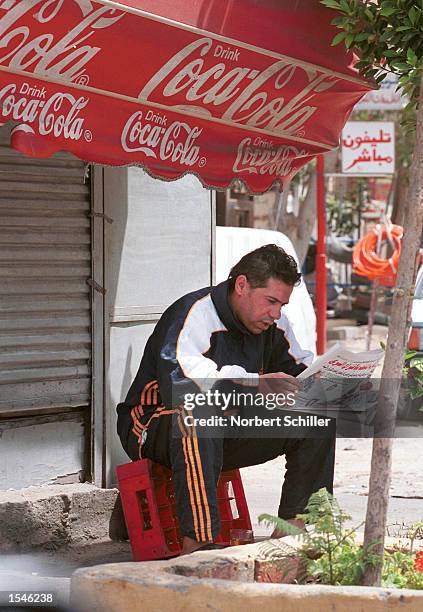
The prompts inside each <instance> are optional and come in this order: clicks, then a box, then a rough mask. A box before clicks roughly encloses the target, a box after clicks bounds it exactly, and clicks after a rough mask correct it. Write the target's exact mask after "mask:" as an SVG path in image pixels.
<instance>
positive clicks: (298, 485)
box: [117, 244, 334, 553]
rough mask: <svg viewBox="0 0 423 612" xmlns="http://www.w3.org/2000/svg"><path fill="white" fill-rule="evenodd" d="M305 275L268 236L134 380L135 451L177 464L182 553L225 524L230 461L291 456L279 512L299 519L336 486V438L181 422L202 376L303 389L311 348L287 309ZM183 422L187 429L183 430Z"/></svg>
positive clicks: (162, 342)
mask: <svg viewBox="0 0 423 612" xmlns="http://www.w3.org/2000/svg"><path fill="white" fill-rule="evenodd" d="M300 279H301V274H300V273H299V272H298V270H297V265H296V262H295V260H294V259H293V258H292V257H291V256H290V255H288V254H287V253H285V251H284V250H283V249H281V248H280V247H277V246H276V245H272V244H269V245H267V246H264V247H261V248H259V249H256V250H255V251H252V252H251V253H248V254H247V255H245V256H244V257H243V258H242V259H241V260H240V261H239V262H238V263H237V264H236V265H235V266H234V267H233V268H232V270H231V272H230V275H229V278H228V280H227V281H225V282H223V283H220V284H219V285H217V286H216V287H213V288H210V287H207V288H204V289H200V290H199V291H195V292H192V293H189V294H187V295H185V296H183V297H182V298H180V299H179V300H177V301H176V302H175V303H174V304H172V306H170V307H169V308H168V309H167V310H166V312H165V313H164V314H163V316H162V317H161V319H160V321H159V322H158V323H157V326H156V328H155V329H154V331H153V333H152V335H151V336H150V338H149V339H148V342H147V345H146V348H145V351H144V355H143V358H142V360H141V365H140V367H139V370H138V373H137V375H136V377H135V380H134V382H133V383H132V385H131V388H130V389H129V392H128V395H127V397H126V400H125V402H123V403H121V404H119V406H118V408H117V410H118V432H119V436H120V439H121V441H122V444H123V447H124V449H125V450H126V452H127V454H128V455H129V457H130V458H131V459H133V460H136V459H139V458H140V457H142V458H144V457H147V458H149V459H151V460H152V461H154V462H156V463H160V464H162V465H165V466H167V467H169V468H170V469H171V470H172V474H173V481H174V485H175V494H176V504H177V512H178V517H179V523H180V528H181V532H182V534H183V536H184V539H183V551H182V552H183V553H189V552H192V551H194V550H197V549H198V548H203V549H204V548H206V547H208V548H210V547H211V546H212V545H213V544H212V543H213V540H214V538H216V536H217V535H218V533H219V531H220V518H219V511H218V507H217V500H216V487H217V481H218V479H219V474H220V471H221V470H222V469H223V470H229V469H235V468H239V467H246V466H249V465H257V464H259V463H264V462H266V461H269V460H270V459H274V458H275V457H277V456H279V455H283V454H284V455H285V456H286V468H287V471H286V475H285V481H284V485H283V489H282V495H281V501H280V506H279V511H278V515H279V517H281V518H284V519H286V520H289V521H290V522H292V523H294V524H298V522H296V520H295V516H296V514H298V513H301V512H304V509H305V506H306V504H307V501H308V498H309V497H310V495H311V494H312V493H313V492H314V491H317V490H318V489H320V488H321V487H326V488H327V489H328V490H329V491H330V492H332V483H333V470H334V437H333V436H326V437H323V438H314V437H307V438H293V437H290V438H288V437H285V438H283V437H279V438H273V437H269V438H268V439H263V438H251V439H246V438H244V439H237V438H235V439H233V438H229V437H227V438H225V437H224V436H216V437H200V436H197V435H195V434H194V435H192V432H190V433H191V435H184V425H183V422H182V420H181V411H182V409H181V406H180V400H181V390H182V391H183V389H184V385H186V383H188V384H189V385H190V386H191V387H192V385H193V384H194V383H193V381H199V380H202V381H208V383H209V386H210V387H212V386H213V385H219V384H221V383H222V382H223V381H227V380H231V381H236V382H237V383H238V384H239V383H241V385H243V386H244V387H249V388H251V387H252V388H255V389H256V390H257V389H258V391H259V392H261V393H266V392H268V391H269V385H270V384H272V383H275V382H277V384H278V391H281V390H283V391H285V393H287V394H288V393H295V392H296V391H297V389H298V382H297V380H296V379H295V377H296V376H298V374H299V373H300V372H302V371H303V370H304V369H305V368H306V367H307V364H309V363H310V361H311V358H312V355H311V354H310V353H309V352H308V351H302V350H301V348H300V347H299V346H298V343H297V342H296V340H295V337H294V335H293V333H292V330H291V328H290V325H289V323H288V320H287V318H286V317H284V316H282V318H281V308H282V307H283V306H284V305H286V304H288V301H289V298H290V296H291V293H292V290H293V287H294V286H295V285H296V284H297V283H298V282H299V281H300ZM273 379H277V380H276V381H275V380H273ZM175 424H177V426H178V427H179V429H180V433H181V434H182V435H175ZM185 429H186V428H185ZM273 535H274V536H278V535H282V534H278V533H274V534H273Z"/></svg>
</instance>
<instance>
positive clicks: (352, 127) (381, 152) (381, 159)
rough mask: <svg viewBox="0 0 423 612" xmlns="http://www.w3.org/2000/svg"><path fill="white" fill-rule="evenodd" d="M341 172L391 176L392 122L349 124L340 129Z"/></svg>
mask: <svg viewBox="0 0 423 612" xmlns="http://www.w3.org/2000/svg"><path fill="white" fill-rule="evenodd" d="M341 151H342V172H344V173H345V174H371V175H373V174H392V173H393V172H395V125H394V122H393V121H349V122H348V123H346V125H345V127H344V129H343V130H342V149H341Z"/></svg>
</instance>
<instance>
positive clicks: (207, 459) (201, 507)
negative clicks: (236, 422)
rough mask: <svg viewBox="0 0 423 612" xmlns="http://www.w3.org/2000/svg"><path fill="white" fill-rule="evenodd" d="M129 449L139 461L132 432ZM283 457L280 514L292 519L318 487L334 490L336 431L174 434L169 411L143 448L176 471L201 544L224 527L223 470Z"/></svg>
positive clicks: (179, 495)
mask: <svg viewBox="0 0 423 612" xmlns="http://www.w3.org/2000/svg"><path fill="white" fill-rule="evenodd" d="M175 418H176V417H174V418H173V424H174V426H175ZM173 431H174V430H173ZM126 451H127V453H128V455H129V456H130V458H131V459H133V460H136V459H139V448H138V440H137V438H136V436H135V435H134V434H133V433H132V432H131V433H130V435H129V439H128V448H127V449H126ZM280 455H285V457H286V474H285V480H284V483H283V487H282V494H281V499H280V505H279V510H278V516H279V517H281V518H284V519H290V518H294V517H295V515H296V514H299V513H302V512H304V509H305V506H306V504H307V501H308V499H309V497H310V495H311V494H312V493H314V492H315V491H318V490H319V489H320V488H322V487H326V489H327V490H328V491H329V492H330V493H332V491H333V474H334V461H335V434H333V435H331V436H330V435H328V436H327V437H324V438H312V437H310V438H266V439H260V438H253V439H233V438H225V439H224V438H197V437H181V436H175V435H173V434H172V415H163V416H161V417H159V418H158V419H155V420H154V421H153V422H152V423H151V424H150V425H149V427H148V433H147V439H146V442H145V443H144V445H143V447H142V457H146V458H148V459H151V460H152V461H154V462H155V463H160V464H162V465H165V466H166V467H168V468H170V469H171V470H172V474H173V481H174V486H175V495H176V504H177V511H178V516H179V522H180V527H181V532H182V534H183V535H185V536H188V537H190V538H192V539H194V540H197V541H199V542H207V541H211V540H213V539H214V538H216V536H217V535H218V533H219V531H220V517H219V511H218V507H217V501H216V490H217V482H218V480H219V476H220V472H221V471H222V470H223V471H225V470H231V469H235V468H242V467H247V466H250V465H258V464H260V463H265V462H266V461H270V460H271V459H275V458H276V457H279V456H280ZM269 511H271V509H269Z"/></svg>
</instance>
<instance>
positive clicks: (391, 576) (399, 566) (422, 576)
mask: <svg viewBox="0 0 423 612" xmlns="http://www.w3.org/2000/svg"><path fill="white" fill-rule="evenodd" d="M382 586H385V587H396V588H398V589H423V572H422V571H419V570H418V569H416V568H415V566H414V559H413V557H412V555H411V554H410V553H409V552H401V551H399V550H396V551H395V552H392V553H385V557H384V561H383V570H382Z"/></svg>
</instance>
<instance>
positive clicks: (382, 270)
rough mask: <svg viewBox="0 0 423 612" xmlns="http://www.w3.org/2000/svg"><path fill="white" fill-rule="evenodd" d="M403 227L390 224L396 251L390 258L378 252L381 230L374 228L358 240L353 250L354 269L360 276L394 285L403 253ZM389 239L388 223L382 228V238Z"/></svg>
mask: <svg viewBox="0 0 423 612" xmlns="http://www.w3.org/2000/svg"><path fill="white" fill-rule="evenodd" d="M403 232H404V230H403V228H402V227H401V226H400V225H391V226H390V231H389V233H390V235H391V237H392V241H393V244H394V247H395V248H394V252H393V253H392V255H391V257H389V259H382V258H381V257H379V256H378V255H377V254H376V245H377V241H378V237H379V231H378V229H377V228H374V229H373V230H372V231H371V232H369V233H368V234H366V235H365V236H364V237H363V238H362V239H361V240H359V241H358V242H357V244H356V245H355V247H354V251H353V270H354V272H355V273H356V274H359V275H360V276H365V277H366V278H368V279H370V280H376V279H377V280H378V281H379V283H381V284H382V285H386V286H388V287H392V286H393V285H394V284H395V278H396V275H397V270H398V262H399V258H400V255H401V240H402V236H403ZM387 239H388V231H387V228H386V225H383V226H382V229H381V240H387Z"/></svg>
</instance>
